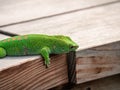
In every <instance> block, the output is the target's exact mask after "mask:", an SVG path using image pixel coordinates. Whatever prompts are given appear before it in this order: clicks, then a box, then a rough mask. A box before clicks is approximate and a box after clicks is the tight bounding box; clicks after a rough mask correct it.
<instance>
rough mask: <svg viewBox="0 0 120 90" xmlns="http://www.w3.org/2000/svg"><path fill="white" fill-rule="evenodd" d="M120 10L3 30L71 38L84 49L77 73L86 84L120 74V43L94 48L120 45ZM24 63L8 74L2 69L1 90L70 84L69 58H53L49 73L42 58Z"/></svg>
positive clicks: (106, 8)
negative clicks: (59, 35)
mask: <svg viewBox="0 0 120 90" xmlns="http://www.w3.org/2000/svg"><path fill="white" fill-rule="evenodd" d="M119 8H120V3H113V4H109V5H106V6H101V7H96V8H93V9H89V10H88V9H87V10H83V11H77V12H73V13H69V14H64V15H60V16H54V17H50V18H46V19H41V20H36V21H31V22H27V23H21V24H17V25H12V26H7V27H4V28H1V29H3V30H4V31H7V32H12V33H17V34H21V35H22V34H28V33H42V34H50V35H53V34H63V35H68V36H70V37H71V38H72V39H73V40H75V41H76V42H77V43H78V44H79V46H80V47H79V49H78V51H77V67H76V72H77V83H82V82H86V81H90V80H94V79H98V78H102V77H106V76H110V75H114V74H117V73H120V72H119V71H120V65H119V64H120V62H119V60H120V57H119V56H120V51H119V49H120V48H119V46H120V45H119V43H115V44H113V46H111V45H107V46H101V47H97V48H92V47H95V46H100V45H104V44H108V43H113V42H119V41H120V30H119V29H120V27H119V26H120V17H119V12H120V9H119ZM108 11H109V12H108ZM13 21H14V20H13ZM116 45H117V46H116ZM87 48H91V49H87ZM83 49H87V50H83ZM81 50H83V51H81ZM6 59H9V60H13V59H15V60H16V59H17V60H19V61H20V59H21V57H17V58H16V57H7V58H4V59H2V60H4V61H5V60H6ZM23 60H25V61H24V62H26V63H24V62H22V63H21V62H20V63H19V64H18V63H16V64H14V65H10V66H8V67H11V66H13V67H12V68H9V69H6V70H3V69H4V68H5V67H6V66H5V67H4V66H2V68H1V71H0V88H2V89H3V90H7V89H9V90H10V89H30V90H35V89H36V90H39V89H48V88H51V87H54V86H57V85H60V84H63V83H67V82H68V79H67V65H66V56H65V55H60V56H53V57H52V60H51V61H52V62H51V66H50V68H49V69H47V70H46V69H45V67H44V66H43V61H42V60H41V58H40V57H39V56H36V57H33V59H31V57H30V58H29V57H26V58H25V57H23ZM21 61H22V60H21ZM2 63H4V62H2ZM3 67H4V68H3ZM8 67H7V68H8ZM41 70H43V71H41ZM53 71H54V72H53ZM59 72H60V73H59ZM51 76H52V77H51ZM58 77H59V78H58ZM47 83H48V84H47ZM13 86H14V87H13Z"/></svg>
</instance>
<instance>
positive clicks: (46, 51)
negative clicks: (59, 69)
mask: <svg viewBox="0 0 120 90" xmlns="http://www.w3.org/2000/svg"><path fill="white" fill-rule="evenodd" d="M40 54H41V55H42V56H43V57H44V60H45V61H44V62H45V65H46V67H48V65H49V64H50V58H49V54H50V49H49V48H48V47H43V48H42V49H41V50H40Z"/></svg>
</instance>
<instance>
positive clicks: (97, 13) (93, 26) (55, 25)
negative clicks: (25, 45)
mask: <svg viewBox="0 0 120 90" xmlns="http://www.w3.org/2000/svg"><path fill="white" fill-rule="evenodd" d="M119 8H120V3H116V4H111V5H106V6H103V7H97V8H94V9H90V10H84V11H78V12H74V13H71V14H66V15H61V16H56V17H51V18H47V19H43V20H37V21H33V22H28V23H23V24H18V25H13V26H9V27H4V28H1V29H3V30H5V31H8V32H13V33H17V34H30V33H37V34H38V33H40V34H50V35H53V34H62V35H68V36H70V37H71V38H72V39H73V40H74V41H76V42H77V43H78V44H79V46H80V47H79V49H78V51H79V50H81V49H86V48H91V47H94V46H99V45H103V44H107V43H111V42H115V41H119V40H120V17H119V12H120V9H119ZM108 11H109V12H108Z"/></svg>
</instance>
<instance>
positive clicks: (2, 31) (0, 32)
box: [0, 30, 18, 37]
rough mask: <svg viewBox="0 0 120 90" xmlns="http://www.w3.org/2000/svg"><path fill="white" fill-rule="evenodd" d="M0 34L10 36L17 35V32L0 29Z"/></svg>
mask: <svg viewBox="0 0 120 90" xmlns="http://www.w3.org/2000/svg"><path fill="white" fill-rule="evenodd" d="M0 34H4V35H7V36H11V37H13V36H18V34H15V33H10V32H6V31H4V30H0Z"/></svg>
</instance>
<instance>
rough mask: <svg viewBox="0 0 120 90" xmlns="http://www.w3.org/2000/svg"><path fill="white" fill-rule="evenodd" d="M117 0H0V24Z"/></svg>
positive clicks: (42, 16)
mask: <svg viewBox="0 0 120 90" xmlns="http://www.w3.org/2000/svg"><path fill="white" fill-rule="evenodd" d="M116 1H118V0H97V1H96V0H86V1H84V0H76V1H74V0H44V1H43V0H35V1H34V0H8V1H6V0H0V26H4V25H9V24H10V25H11V24H13V23H19V22H23V21H31V20H36V19H40V18H45V17H49V16H54V15H59V14H62V13H65V12H71V11H74V10H75V11H76V10H79V9H84V8H89V7H90V8H91V7H92V6H97V5H100V4H105V3H111V2H116Z"/></svg>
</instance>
